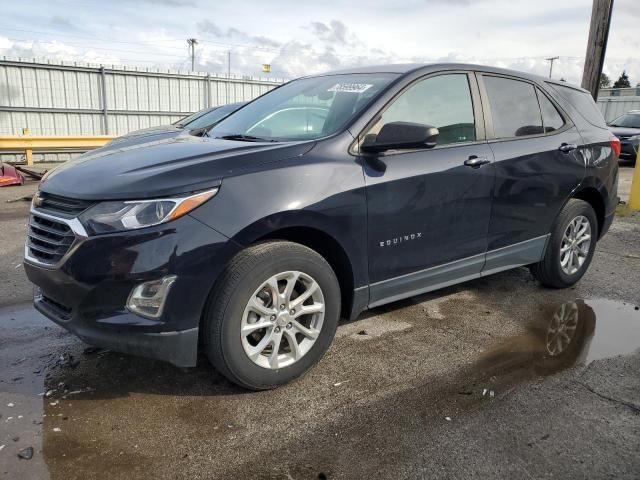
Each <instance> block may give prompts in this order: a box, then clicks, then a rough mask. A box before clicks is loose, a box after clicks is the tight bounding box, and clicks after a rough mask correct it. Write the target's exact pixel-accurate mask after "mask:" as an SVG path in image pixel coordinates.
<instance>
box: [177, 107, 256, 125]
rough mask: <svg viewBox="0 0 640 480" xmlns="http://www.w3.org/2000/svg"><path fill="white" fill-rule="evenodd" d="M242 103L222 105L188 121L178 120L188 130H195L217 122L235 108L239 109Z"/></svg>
mask: <svg viewBox="0 0 640 480" xmlns="http://www.w3.org/2000/svg"><path fill="white" fill-rule="evenodd" d="M242 105H243V104H241V103H233V104H231V105H223V106H222V107H218V108H214V109H213V110H211V111H209V112H207V113H205V114H204V115H200V116H199V117H196V118H195V119H192V120H189V121H183V122H180V123H181V124H182V125H183V126H184V127H185V128H188V129H189V130H195V129H197V128H205V127H210V126H211V125H214V124H216V123H218V122H219V121H220V120H222V119H223V118H225V117H227V116H229V115H230V114H232V113H233V112H235V111H236V110H237V109H239V108H240V107H241V106H242Z"/></svg>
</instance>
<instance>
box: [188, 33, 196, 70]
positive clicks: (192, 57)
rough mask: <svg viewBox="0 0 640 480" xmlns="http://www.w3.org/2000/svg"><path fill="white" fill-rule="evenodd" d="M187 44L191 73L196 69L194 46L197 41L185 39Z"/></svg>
mask: <svg viewBox="0 0 640 480" xmlns="http://www.w3.org/2000/svg"><path fill="white" fill-rule="evenodd" d="M187 43H188V44H189V47H191V71H192V72H193V71H194V70H195V69H196V44H197V43H198V40H196V39H195V38H187Z"/></svg>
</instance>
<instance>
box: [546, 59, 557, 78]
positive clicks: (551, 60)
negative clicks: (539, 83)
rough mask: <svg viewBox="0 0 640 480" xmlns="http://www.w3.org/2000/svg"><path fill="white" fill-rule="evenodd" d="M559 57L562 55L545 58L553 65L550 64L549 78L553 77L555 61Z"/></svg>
mask: <svg viewBox="0 0 640 480" xmlns="http://www.w3.org/2000/svg"><path fill="white" fill-rule="evenodd" d="M559 58H560V57H551V58H546V59H545V60H546V61H547V62H551V65H549V78H551V74H552V73H553V61H554V60H558V59H559Z"/></svg>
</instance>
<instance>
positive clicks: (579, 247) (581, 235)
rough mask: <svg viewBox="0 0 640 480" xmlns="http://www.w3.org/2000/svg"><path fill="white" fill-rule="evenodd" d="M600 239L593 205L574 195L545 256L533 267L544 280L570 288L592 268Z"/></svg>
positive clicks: (563, 210) (549, 283) (541, 279)
mask: <svg viewBox="0 0 640 480" xmlns="http://www.w3.org/2000/svg"><path fill="white" fill-rule="evenodd" d="M597 238H598V221H597V218H596V214H595V212H594V211H593V208H592V207H591V205H589V204H588V203H587V202H585V201H584V200H578V199H576V198H572V199H571V200H569V201H568V202H567V204H566V205H565V206H564V208H563V209H562V210H561V212H560V214H559V215H558V218H557V219H556V222H555V224H554V226H553V230H552V232H551V237H550V238H549V243H548V244H547V249H546V252H545V255H544V257H543V259H542V260H541V261H540V262H539V263H536V264H534V265H532V266H531V273H533V276H534V277H536V278H537V279H538V280H539V281H540V283H542V284H543V285H545V286H548V287H553V288H567V287H570V286H572V285H574V284H575V283H577V282H578V281H579V280H580V279H581V278H582V276H583V275H584V274H585V272H586V271H587V268H589V264H590V263H591V259H592V258H593V253H594V251H595V248H596V240H597Z"/></svg>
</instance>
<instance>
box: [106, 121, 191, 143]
mask: <svg viewBox="0 0 640 480" xmlns="http://www.w3.org/2000/svg"><path fill="white" fill-rule="evenodd" d="M180 131H182V128H180V127H177V126H175V125H158V126H156V127H149V128H143V129H141V130H134V131H133V132H129V133H127V134H126V135H122V136H121V137H118V138H116V140H119V139H121V138H129V137H141V136H145V135H154V134H156V133H167V132H173V133H175V132H180Z"/></svg>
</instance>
